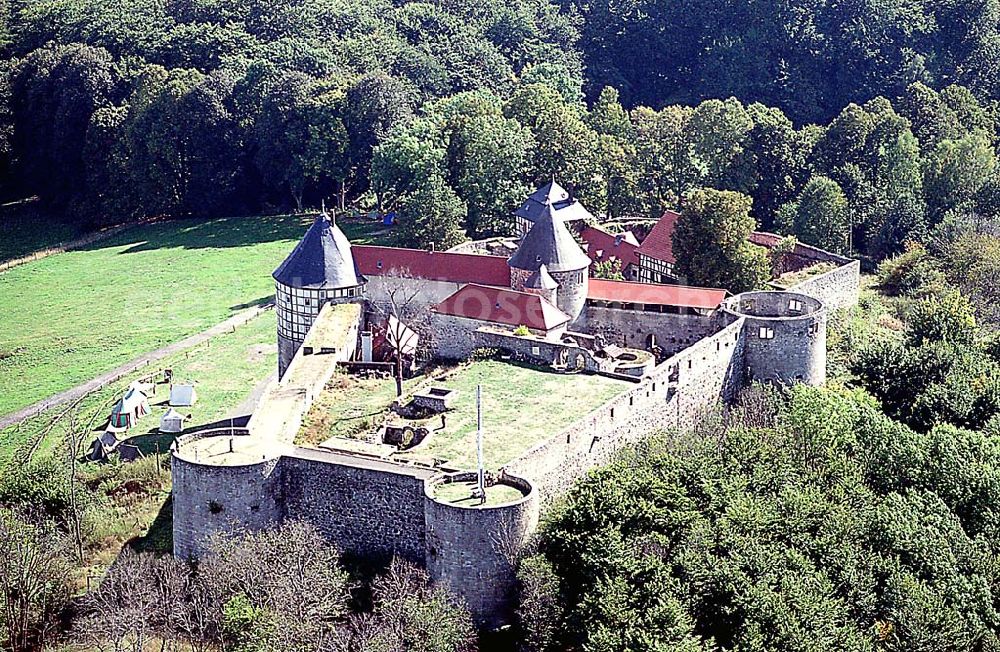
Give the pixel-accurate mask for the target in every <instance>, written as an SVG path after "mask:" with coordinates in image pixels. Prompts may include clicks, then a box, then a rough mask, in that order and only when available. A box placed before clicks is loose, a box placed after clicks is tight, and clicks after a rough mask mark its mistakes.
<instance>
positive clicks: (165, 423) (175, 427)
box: [160, 408, 184, 432]
mask: <svg viewBox="0 0 1000 652" xmlns="http://www.w3.org/2000/svg"><path fill="white" fill-rule="evenodd" d="M182 430H184V415H183V414H181V413H180V412H178V411H177V410H175V409H174V408H170V409H169V410H167V411H166V412H165V413H164V414H163V416H162V417H160V432H181V431H182Z"/></svg>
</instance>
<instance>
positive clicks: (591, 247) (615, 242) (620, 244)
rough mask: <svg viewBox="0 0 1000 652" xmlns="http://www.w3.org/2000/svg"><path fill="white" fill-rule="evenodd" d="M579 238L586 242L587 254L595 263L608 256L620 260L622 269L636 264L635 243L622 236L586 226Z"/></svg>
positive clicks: (637, 262)
mask: <svg viewBox="0 0 1000 652" xmlns="http://www.w3.org/2000/svg"><path fill="white" fill-rule="evenodd" d="M580 238H581V239H582V240H583V241H584V242H586V243H587V255H588V256H590V259H591V260H592V261H594V262H595V263H599V262H603V261H606V260H608V259H609V258H617V259H618V260H620V261H621V262H622V269H625V268H626V267H628V266H629V265H638V264H639V256H638V255H637V254H636V250H637V249H638V248H639V247H637V246H636V245H634V244H632V243H631V242H628V241H627V240H625V238H623V237H622V236H616V235H612V234H611V233H608V232H607V231H605V230H603V229H598V228H595V227H593V226H586V227H584V228H583V230H581V231H580Z"/></svg>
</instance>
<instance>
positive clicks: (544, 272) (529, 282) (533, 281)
mask: <svg viewBox="0 0 1000 652" xmlns="http://www.w3.org/2000/svg"><path fill="white" fill-rule="evenodd" d="M557 287H559V284H558V283H556V280H555V279H554V278H552V275H551V274H549V270H548V268H547V267H546V266H545V265H544V263H543V264H542V266H541V267H539V268H538V269H537V270H535V271H534V272H532V273H531V276H529V277H528V278H527V279H525V281H524V288H525V289H526V290H555V289H556V288H557Z"/></svg>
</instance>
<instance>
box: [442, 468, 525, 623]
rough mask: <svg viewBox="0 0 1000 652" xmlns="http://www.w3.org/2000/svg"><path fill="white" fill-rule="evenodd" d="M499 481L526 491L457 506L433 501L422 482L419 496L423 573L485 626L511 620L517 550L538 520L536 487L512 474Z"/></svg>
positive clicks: (469, 475) (472, 475)
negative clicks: (505, 499)
mask: <svg viewBox="0 0 1000 652" xmlns="http://www.w3.org/2000/svg"><path fill="white" fill-rule="evenodd" d="M457 478H458V479H460V480H461V479H472V478H475V474H473V473H464V474H457ZM505 482H506V483H508V484H512V485H514V486H517V487H519V488H521V489H522V491H526V492H527V495H526V496H525V497H524V498H522V499H521V500H519V501H516V502H514V503H510V504H507V505H497V506H491V507H485V508H480V507H462V506H458V505H452V504H446V503H440V502H438V501H436V500H435V499H434V498H433V488H434V485H433V484H432V483H428V485H427V499H426V500H425V501H424V521H425V523H426V525H427V530H426V535H427V554H426V561H427V571H428V573H429V574H430V576H431V577H432V578H435V579H436V580H438V581H440V582H442V583H444V584H445V585H447V586H449V587H450V588H451V589H452V591H454V592H455V593H456V594H457V595H460V596H462V598H463V599H464V600H465V602H466V604H467V605H468V606H469V610H470V611H471V612H472V613H473V614H474V615H475V616H476V617H477V621H478V622H480V623H481V624H484V625H485V626H487V627H490V628H492V627H498V626H500V625H502V624H504V623H506V622H510V620H511V616H512V615H513V614H512V613H511V609H510V607H511V606H512V605H513V604H514V600H513V595H512V594H513V588H514V586H515V585H516V578H515V575H514V569H515V564H516V560H517V555H518V553H519V552H520V550H521V549H522V548H523V547H524V545H525V544H526V543H527V541H528V539H529V538H530V536H531V534H532V533H533V532H534V531H535V529H536V528H537V526H538V514H539V500H538V492H537V491H532V488H531V485H529V484H528V483H526V482H524V481H519V480H518V479H517V478H511V477H509V476H508V477H507V478H506V479H505Z"/></svg>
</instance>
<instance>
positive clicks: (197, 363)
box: [0, 311, 277, 468]
mask: <svg viewBox="0 0 1000 652" xmlns="http://www.w3.org/2000/svg"><path fill="white" fill-rule="evenodd" d="M274 331H275V316H274V312H273V311H269V312H266V313H264V314H262V315H261V316H259V317H257V318H256V319H254V320H252V321H250V322H249V323H247V324H245V325H243V326H241V327H239V328H237V329H236V331H235V332H233V333H226V334H223V335H220V336H218V337H216V338H213V339H212V340H210V341H209V342H208V343H206V344H202V345H200V346H198V347H196V348H194V349H191V350H190V351H188V352H186V353H179V354H177V355H174V356H169V357H167V358H164V359H163V360H161V361H159V362H157V363H154V364H153V365H151V366H150V367H149V371H155V370H157V369H161V368H171V369H173V372H174V379H175V381H177V382H185V381H191V382H194V383H195V384H196V386H197V389H198V402H197V403H195V405H194V406H193V407H190V408H178V409H179V410H180V411H181V412H182V413H184V414H191V415H192V417H193V418H192V419H191V420H190V421H188V422H187V423H186V424H185V425H186V429H187V430H190V429H192V428H196V427H198V426H201V425H204V424H208V423H213V422H216V421H218V420H219V419H222V418H223V417H225V416H226V414H227V413H228V412H229V411H230V410H232V409H234V408H236V407H237V406H239V405H240V403H241V402H242V401H243V400H244V399H245V398H246V397H247V396H249V395H250V393H251V391H252V390H253V388H254V387H255V386H256V385H257V384H258V383H260V382H261V381H262V380H264V379H265V378H267V377H268V375H269V374H270V373H272V372H273V371H275V370H276V369H277V345H276V344H275V334H274ZM145 372H146V370H145V369H143V370H142V371H141V372H139V373H136V374H134V375H132V376H128V377H126V378H124V379H122V380H121V381H119V382H117V383H114V384H112V385H110V386H108V387H106V388H104V389H102V390H100V391H98V392H95V393H93V394H91V395H89V396H88V397H86V398H85V399H84V400H83V402H82V403H81V404H80V408H79V415H80V417H79V419H80V422H81V423H85V422H87V421H89V419H90V416H91V415H93V414H96V415H97V417H98V418H97V421H98V422H99V423H96V426H95V427H100V426H102V425H103V424H104V418H105V417H106V416H107V414H108V413H109V412H110V405H111V404H112V403H113V402H114V401H115V400H117V398H118V397H120V396H121V394H122V393H123V391H124V389H125V388H126V387H127V386H128V384H129V383H130V382H132V381H133V380H135V379H136V378H138V377H139V376H140V375H142V373H145ZM167 395H168V389H167V386H166V385H159V386H158V387H157V393H156V394H155V395H153V396H151V397H150V399H149V403H150V407H151V413H150V414H149V415H147V416H146V417H144V418H143V419H142V420H141V421H140V423H139V427H138V428H134V429H132V430H130V431H128V433H127V435H125V434H123V435H119V437H120V438H123V437H125V436H129V437H132V438H134V443H136V444H138V445H139V446H140V448H141V449H143V450H144V451H146V452H150V453H151V452H155V451H156V447H157V445H158V446H159V450H160V451H161V452H166V451H167V450H168V448H169V446H170V443H171V441H172V439H173V436H172V435H164V436H160V435H158V434H157V433H156V430H157V428H158V427H159V425H160V416H161V415H162V414H163V412H165V411H166V409H167V408H166V406H165V405H164V402H165V401H166V400H167ZM66 407H68V406H63V407H57V408H53V409H52V410H50V411H49V412H47V413H45V414H43V415H42V416H41V417H39V418H36V419H28V420H26V421H24V422H22V423H21V424H20V425H18V426H12V427H10V428H7V429H6V430H2V431H0V468H2V465H3V464H5V463H6V462H7V461H9V460H10V459H12V458H16V459H19V460H21V459H24V452H25V451H26V450H28V449H34V451H35V454H36V455H44V454H46V453H54V452H57V451H58V450H59V448H60V446H62V442H63V441H64V435H65V433H66V430H67V427H68V426H69V423H68V419H65V418H64V419H62V420H60V421H57V422H56V424H55V426H54V427H52V429H51V430H50V431H48V432H46V430H47V428H48V426H49V424H50V422H51V421H52V420H53V419H54V418H55V417H56V416H57V415H59V414H60V413H61V412H63V411H64V410H65V409H66ZM96 434H97V433H96V432H95V433H94V435H95V436H96ZM89 440H90V437H88V443H89Z"/></svg>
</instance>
